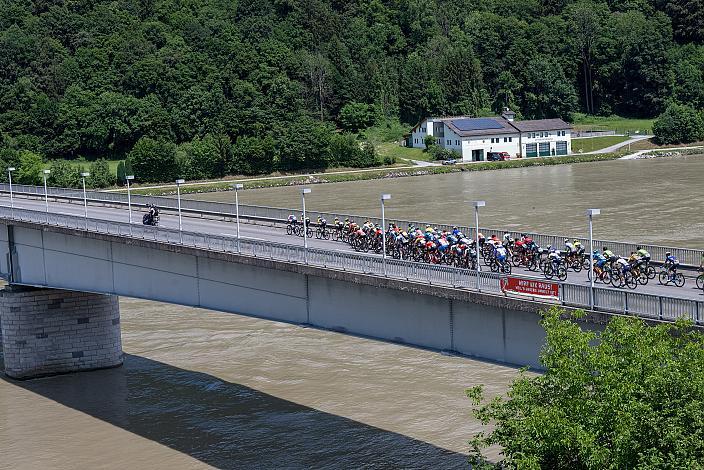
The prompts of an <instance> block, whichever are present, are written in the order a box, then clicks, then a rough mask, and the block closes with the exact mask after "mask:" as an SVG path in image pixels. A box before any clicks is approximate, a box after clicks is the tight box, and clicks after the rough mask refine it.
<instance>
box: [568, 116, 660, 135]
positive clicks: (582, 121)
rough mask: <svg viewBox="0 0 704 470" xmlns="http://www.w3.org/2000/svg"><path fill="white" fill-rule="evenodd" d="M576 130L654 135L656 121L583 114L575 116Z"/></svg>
mask: <svg viewBox="0 0 704 470" xmlns="http://www.w3.org/2000/svg"><path fill="white" fill-rule="evenodd" d="M573 117H574V122H573V123H572V124H573V125H574V128H575V129H576V130H582V131H585V130H601V131H616V132H618V133H625V132H630V133H632V134H633V133H635V132H636V131H639V132H640V133H641V134H643V133H646V132H650V133H652V129H653V123H654V122H655V119H630V118H624V117H620V116H609V117H602V116H587V115H585V114H582V113H575V114H574V115H573Z"/></svg>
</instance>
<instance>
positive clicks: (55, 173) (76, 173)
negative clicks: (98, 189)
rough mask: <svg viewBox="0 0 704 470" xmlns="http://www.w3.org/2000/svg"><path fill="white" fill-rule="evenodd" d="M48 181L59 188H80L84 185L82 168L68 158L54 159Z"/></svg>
mask: <svg viewBox="0 0 704 470" xmlns="http://www.w3.org/2000/svg"><path fill="white" fill-rule="evenodd" d="M48 183H49V184H50V185H51V186H56V187H59V188H80V187H82V180H81V168H79V167H77V166H75V165H72V164H71V163H70V162H68V161H67V160H54V161H53V162H51V174H50V175H49V179H48Z"/></svg>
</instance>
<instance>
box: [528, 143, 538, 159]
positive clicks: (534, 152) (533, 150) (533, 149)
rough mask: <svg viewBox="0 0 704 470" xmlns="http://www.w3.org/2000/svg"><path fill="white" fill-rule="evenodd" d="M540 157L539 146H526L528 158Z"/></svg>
mask: <svg viewBox="0 0 704 470" xmlns="http://www.w3.org/2000/svg"><path fill="white" fill-rule="evenodd" d="M537 156H538V144H526V157H537Z"/></svg>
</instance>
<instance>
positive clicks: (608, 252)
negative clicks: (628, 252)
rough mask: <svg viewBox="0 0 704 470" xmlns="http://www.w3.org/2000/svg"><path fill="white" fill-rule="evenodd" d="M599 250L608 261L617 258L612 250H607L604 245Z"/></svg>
mask: <svg viewBox="0 0 704 470" xmlns="http://www.w3.org/2000/svg"><path fill="white" fill-rule="evenodd" d="M601 251H602V253H604V256H605V257H606V259H607V260H608V261H616V260H617V259H618V258H617V257H616V255H615V254H614V252H613V251H611V250H609V249H608V248H606V247H604V249H603V250H601Z"/></svg>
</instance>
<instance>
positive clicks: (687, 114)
mask: <svg viewBox="0 0 704 470" xmlns="http://www.w3.org/2000/svg"><path fill="white" fill-rule="evenodd" d="M653 133H654V134H655V139H656V141H657V143H659V144H686V143H690V142H697V141H699V140H702V139H704V120H703V119H702V115H701V113H700V112H699V111H697V110H696V109H694V108H692V107H691V106H686V105H682V104H674V103H673V104H671V105H670V106H668V107H667V109H666V110H665V112H663V113H662V114H661V115H660V117H658V119H657V121H655V124H653Z"/></svg>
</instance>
